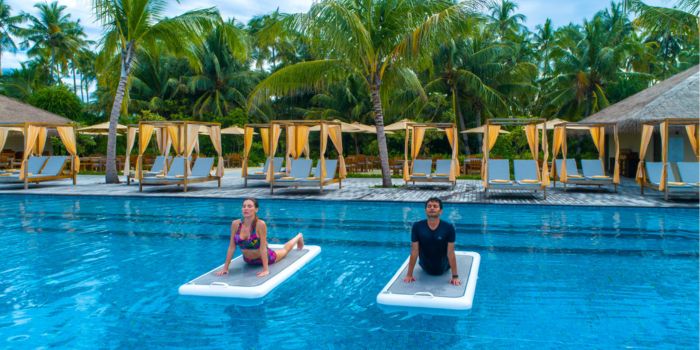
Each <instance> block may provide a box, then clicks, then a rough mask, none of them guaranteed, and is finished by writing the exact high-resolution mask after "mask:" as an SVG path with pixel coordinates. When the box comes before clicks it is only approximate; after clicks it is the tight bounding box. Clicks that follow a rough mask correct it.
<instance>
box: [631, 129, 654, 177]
mask: <svg viewBox="0 0 700 350" xmlns="http://www.w3.org/2000/svg"><path fill="white" fill-rule="evenodd" d="M653 133H654V126H653V125H644V126H643V127H642V143H641V144H640V145H639V163H637V175H636V176H635V179H636V180H637V183H638V184H640V185H641V184H643V183H644V182H645V180H646V179H645V176H644V161H645V159H646V158H645V157H646V154H647V148H648V147H649V141H651V135H652V134H653Z"/></svg>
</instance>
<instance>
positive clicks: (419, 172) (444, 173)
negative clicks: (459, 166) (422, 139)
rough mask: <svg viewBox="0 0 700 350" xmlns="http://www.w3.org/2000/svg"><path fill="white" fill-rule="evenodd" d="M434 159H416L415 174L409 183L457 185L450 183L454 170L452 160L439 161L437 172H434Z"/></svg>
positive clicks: (436, 165) (414, 164) (414, 162)
mask: <svg viewBox="0 0 700 350" xmlns="http://www.w3.org/2000/svg"><path fill="white" fill-rule="evenodd" d="M432 167H433V161H432V159H416V160H414V161H413V173H412V174H411V177H410V179H409V180H408V181H407V182H412V183H413V184H414V185H415V183H416V182H447V183H450V184H452V187H454V186H455V185H456V182H453V181H450V171H451V170H452V160H451V159H438V160H437V161H436V162H435V172H433V171H432Z"/></svg>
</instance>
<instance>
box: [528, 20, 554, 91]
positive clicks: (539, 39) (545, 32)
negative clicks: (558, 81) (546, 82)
mask: <svg viewBox="0 0 700 350" xmlns="http://www.w3.org/2000/svg"><path fill="white" fill-rule="evenodd" d="M535 30H536V32H535V33H534V35H533V43H532V44H533V45H534V46H535V49H537V52H538V53H539V61H540V62H539V64H540V69H541V70H542V77H543V78H545V79H546V78H548V77H549V74H550V72H551V70H552V69H551V65H552V62H551V57H550V56H551V52H552V45H554V28H552V20H551V19H549V18H547V20H546V21H545V22H544V24H542V25H540V24H538V25H537V26H536V27H535Z"/></svg>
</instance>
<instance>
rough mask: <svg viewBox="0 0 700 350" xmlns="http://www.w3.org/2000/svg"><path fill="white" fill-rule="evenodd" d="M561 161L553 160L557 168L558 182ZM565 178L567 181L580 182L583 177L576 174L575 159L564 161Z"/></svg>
mask: <svg viewBox="0 0 700 350" xmlns="http://www.w3.org/2000/svg"><path fill="white" fill-rule="evenodd" d="M561 161H562V160H561V159H557V160H555V163H556V167H557V176H558V177H559V180H561V176H560V175H561V169H562V162H561ZM566 177H567V181H570V180H582V179H583V178H584V177H583V176H582V175H581V174H579V172H578V167H577V166H576V159H572V158H567V159H566Z"/></svg>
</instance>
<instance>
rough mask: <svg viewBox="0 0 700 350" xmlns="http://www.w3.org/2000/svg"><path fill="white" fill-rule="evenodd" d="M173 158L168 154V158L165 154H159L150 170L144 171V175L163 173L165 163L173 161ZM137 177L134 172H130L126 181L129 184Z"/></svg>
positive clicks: (151, 175) (150, 175)
mask: <svg viewBox="0 0 700 350" xmlns="http://www.w3.org/2000/svg"><path fill="white" fill-rule="evenodd" d="M172 160H173V157H172V156H168V157H167V158H166V157H165V156H157V157H156V159H155V160H154V161H153V165H152V166H151V170H150V171H144V172H143V177H154V176H157V175H162V174H163V171H164V170H165V163H166V161H167V162H171V161H172ZM134 177H135V174H134V173H133V172H130V173H129V174H128V175H127V177H126V183H127V185H128V184H130V183H131V180H132V179H133V178H134Z"/></svg>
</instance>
